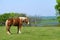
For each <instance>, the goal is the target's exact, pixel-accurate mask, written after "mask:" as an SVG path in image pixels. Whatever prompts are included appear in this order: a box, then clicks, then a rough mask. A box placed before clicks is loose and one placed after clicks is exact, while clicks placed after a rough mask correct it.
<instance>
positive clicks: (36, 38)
mask: <svg viewBox="0 0 60 40" xmlns="http://www.w3.org/2000/svg"><path fill="white" fill-rule="evenodd" d="M11 32H12V34H11V35H7V34H6V28H5V27H3V26H0V40H60V27H23V28H22V33H21V34H17V33H16V32H17V28H16V27H11Z"/></svg>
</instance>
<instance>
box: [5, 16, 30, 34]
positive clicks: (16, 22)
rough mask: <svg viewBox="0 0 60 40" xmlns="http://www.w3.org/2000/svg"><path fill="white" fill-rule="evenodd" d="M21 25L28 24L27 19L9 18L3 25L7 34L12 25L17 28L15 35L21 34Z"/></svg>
mask: <svg viewBox="0 0 60 40" xmlns="http://www.w3.org/2000/svg"><path fill="white" fill-rule="evenodd" d="M23 23H26V24H29V19H28V17H18V18H9V19H7V20H6V23H5V24H6V30H7V34H11V32H10V27H11V26H12V25H13V26H17V33H21V28H22V24H23Z"/></svg>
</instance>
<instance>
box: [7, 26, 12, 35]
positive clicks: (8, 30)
mask: <svg viewBox="0 0 60 40" xmlns="http://www.w3.org/2000/svg"><path fill="white" fill-rule="evenodd" d="M6 30H7V34H9V35H10V33H11V32H10V26H7V27H6Z"/></svg>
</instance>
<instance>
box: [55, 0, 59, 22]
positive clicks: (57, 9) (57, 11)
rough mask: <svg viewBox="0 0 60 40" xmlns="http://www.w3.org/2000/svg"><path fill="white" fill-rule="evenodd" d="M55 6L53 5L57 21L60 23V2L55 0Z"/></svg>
mask: <svg viewBox="0 0 60 40" xmlns="http://www.w3.org/2000/svg"><path fill="white" fill-rule="evenodd" d="M56 2H57V4H56V5H55V9H56V14H57V20H58V22H59V23H60V0H56Z"/></svg>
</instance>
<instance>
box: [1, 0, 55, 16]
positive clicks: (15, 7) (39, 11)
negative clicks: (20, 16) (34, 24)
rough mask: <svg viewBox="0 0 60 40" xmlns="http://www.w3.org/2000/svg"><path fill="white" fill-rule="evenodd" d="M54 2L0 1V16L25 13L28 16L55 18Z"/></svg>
mask: <svg viewBox="0 0 60 40" xmlns="http://www.w3.org/2000/svg"><path fill="white" fill-rule="evenodd" d="M55 5H56V1H55V0H0V14H3V13H6V12H8V13H9V12H17V13H25V14H26V15H29V16H55V15H56V12H55V8H54V6H55Z"/></svg>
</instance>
